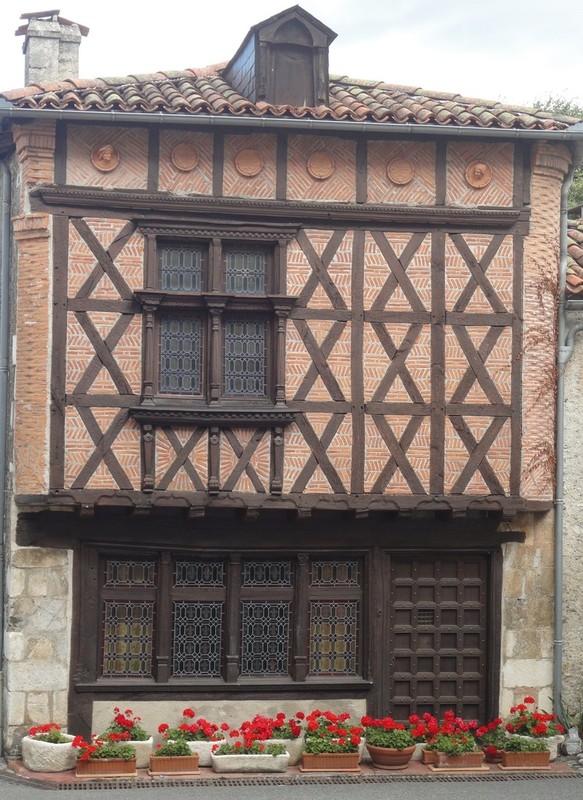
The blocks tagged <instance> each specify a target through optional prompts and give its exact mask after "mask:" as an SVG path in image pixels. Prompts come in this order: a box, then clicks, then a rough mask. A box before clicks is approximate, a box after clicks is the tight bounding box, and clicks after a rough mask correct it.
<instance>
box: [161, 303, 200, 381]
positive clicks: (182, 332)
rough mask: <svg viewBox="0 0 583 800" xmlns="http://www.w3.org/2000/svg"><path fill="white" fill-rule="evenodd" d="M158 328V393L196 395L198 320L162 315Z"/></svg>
mask: <svg viewBox="0 0 583 800" xmlns="http://www.w3.org/2000/svg"><path fill="white" fill-rule="evenodd" d="M160 328H161V336H160V392H162V393H168V394H200V393H201V382H202V378H201V375H202V369H201V352H202V325H201V321H200V319H199V318H198V317H164V318H163V319H162V321H161V323H160Z"/></svg>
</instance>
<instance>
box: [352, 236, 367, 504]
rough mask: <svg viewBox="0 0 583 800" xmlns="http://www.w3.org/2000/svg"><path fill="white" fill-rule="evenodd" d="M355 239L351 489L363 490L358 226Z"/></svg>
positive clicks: (361, 253) (361, 299)
mask: <svg viewBox="0 0 583 800" xmlns="http://www.w3.org/2000/svg"><path fill="white" fill-rule="evenodd" d="M353 237H354V238H353V242H352V297H351V303H352V325H351V332H350V339H351V341H350V346H351V359H350V364H351V366H350V378H351V386H352V470H351V477H350V491H351V492H352V493H353V494H355V493H360V492H363V491H364V460H365V454H364V443H365V425H364V375H363V361H364V239H365V232H364V231H361V230H356V231H354V233H353Z"/></svg>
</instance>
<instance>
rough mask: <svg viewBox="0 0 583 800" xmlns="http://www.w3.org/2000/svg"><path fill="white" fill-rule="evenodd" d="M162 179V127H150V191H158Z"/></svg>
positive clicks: (148, 180) (148, 182)
mask: <svg viewBox="0 0 583 800" xmlns="http://www.w3.org/2000/svg"><path fill="white" fill-rule="evenodd" d="M159 180H160V129H159V128H158V127H152V128H149V129H148V179H147V186H148V191H149V192H157V191H158V184H159Z"/></svg>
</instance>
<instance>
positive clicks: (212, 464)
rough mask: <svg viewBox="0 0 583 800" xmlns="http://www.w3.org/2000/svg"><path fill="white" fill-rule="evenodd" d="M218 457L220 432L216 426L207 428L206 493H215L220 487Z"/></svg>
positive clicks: (219, 452) (219, 453) (219, 456)
mask: <svg viewBox="0 0 583 800" xmlns="http://www.w3.org/2000/svg"><path fill="white" fill-rule="evenodd" d="M220 458H221V434H220V429H219V428H218V427H216V426H212V427H210V428H209V477H208V493H209V494H212V495H216V494H218V493H219V488H220V473H219V470H220Z"/></svg>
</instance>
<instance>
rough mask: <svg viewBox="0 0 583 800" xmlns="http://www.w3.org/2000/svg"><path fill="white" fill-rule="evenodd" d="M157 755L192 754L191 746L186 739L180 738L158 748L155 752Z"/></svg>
mask: <svg viewBox="0 0 583 800" xmlns="http://www.w3.org/2000/svg"><path fill="white" fill-rule="evenodd" d="M154 755H155V756H189V755H191V752H190V747H189V746H188V745H187V744H186V742H185V740H184V739H178V740H177V741H175V742H165V743H164V744H162V745H160V747H158V748H157V750H156V752H155V753H154Z"/></svg>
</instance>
